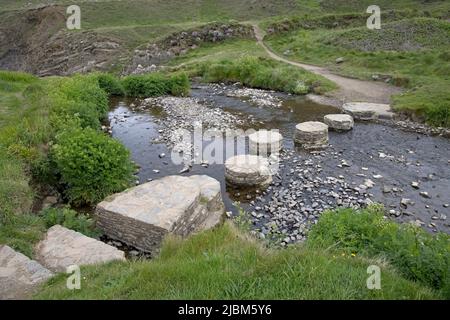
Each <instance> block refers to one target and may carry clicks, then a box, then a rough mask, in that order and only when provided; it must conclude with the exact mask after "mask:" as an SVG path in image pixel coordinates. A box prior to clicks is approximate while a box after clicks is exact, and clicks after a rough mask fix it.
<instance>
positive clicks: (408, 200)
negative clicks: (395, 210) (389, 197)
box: [400, 198, 414, 209]
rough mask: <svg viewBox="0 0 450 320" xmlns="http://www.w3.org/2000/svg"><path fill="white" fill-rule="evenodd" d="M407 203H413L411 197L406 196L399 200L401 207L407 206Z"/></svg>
mask: <svg viewBox="0 0 450 320" xmlns="http://www.w3.org/2000/svg"><path fill="white" fill-rule="evenodd" d="M408 205H414V202H412V201H411V199H407V198H402V200H400V206H402V207H403V208H405V209H406V208H408Z"/></svg>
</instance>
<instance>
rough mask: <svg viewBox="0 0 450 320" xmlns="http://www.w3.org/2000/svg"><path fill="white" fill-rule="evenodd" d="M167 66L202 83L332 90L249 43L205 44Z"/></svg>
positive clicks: (295, 90) (317, 78)
mask: <svg viewBox="0 0 450 320" xmlns="http://www.w3.org/2000/svg"><path fill="white" fill-rule="evenodd" d="M170 65H172V66H175V67H173V68H174V69H175V70H178V71H180V70H181V71H183V72H186V73H188V74H189V75H190V76H201V77H202V78H203V81H205V82H241V83H242V84H244V85H246V86H249V87H254V88H261V89H271V90H279V91H284V92H289V93H294V94H306V93H308V92H312V91H313V92H315V93H324V92H327V91H331V90H333V89H335V88H336V87H335V85H334V84H333V83H332V82H331V81H329V80H327V79H325V78H323V77H321V76H317V75H314V74H312V73H310V72H308V71H305V70H303V69H300V68H296V67H293V66H290V65H288V64H285V63H281V62H277V61H274V60H272V59H269V58H266V53H265V52H264V50H263V49H262V48H261V47H260V46H258V45H257V44H256V43H255V41H252V40H231V41H225V42H224V43H223V44H221V45H211V44H205V45H202V46H200V47H199V48H198V49H196V50H192V51H191V52H189V53H187V54H186V55H185V56H182V57H179V58H176V59H174V60H172V61H171V63H170Z"/></svg>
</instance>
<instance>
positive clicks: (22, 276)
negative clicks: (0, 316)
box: [0, 245, 53, 300]
mask: <svg viewBox="0 0 450 320" xmlns="http://www.w3.org/2000/svg"><path fill="white" fill-rule="evenodd" d="M52 276H53V273H52V272H50V271H49V270H48V269H46V268H44V267H43V266H42V265H40V264H39V263H38V262H36V261H34V260H31V259H30V258H28V257H27V256H25V255H23V254H21V253H19V252H16V251H14V250H13V249H11V248H10V247H8V246H6V245H3V246H0V300H7V299H8V300H9V299H24V298H27V297H28V296H30V295H31V294H32V293H33V291H34V289H35V288H36V286H37V285H39V284H40V283H42V282H44V281H46V280H47V279H49V278H50V277H52Z"/></svg>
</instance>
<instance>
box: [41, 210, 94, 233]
mask: <svg viewBox="0 0 450 320" xmlns="http://www.w3.org/2000/svg"><path fill="white" fill-rule="evenodd" d="M40 216H42V218H43V219H44V221H45V227H46V228H47V229H49V228H51V227H53V226H54V225H60V226H63V227H65V228H67V229H71V230H75V231H77V232H80V233H82V234H84V235H86V236H88V237H92V238H96V237H97V236H99V235H100V234H99V230H97V229H96V228H95V221H94V220H93V219H92V218H91V217H89V216H88V215H87V214H83V213H79V212H77V211H75V210H72V209H70V208H69V207H64V208H48V209H45V210H42V212H41V213H40Z"/></svg>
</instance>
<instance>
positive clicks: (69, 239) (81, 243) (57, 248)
mask: <svg viewBox="0 0 450 320" xmlns="http://www.w3.org/2000/svg"><path fill="white" fill-rule="evenodd" d="M36 260H37V261H39V262H40V263H41V264H42V265H44V266H45V267H47V268H48V269H50V270H51V271H54V272H65V271H66V268H67V267H69V266H71V265H79V266H82V265H92V264H99V263H105V262H109V261H113V260H125V254H124V252H122V251H120V250H118V249H116V248H114V247H113V246H110V245H107V244H106V243H103V242H101V241H98V240H95V239H92V238H89V237H87V236H85V235H83V234H81V233H79V232H75V231H73V230H69V229H67V228H64V227H62V226H60V225H55V226H53V227H51V228H50V229H48V231H47V234H46V236H45V238H44V240H42V241H41V242H39V244H38V245H37V247H36Z"/></svg>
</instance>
